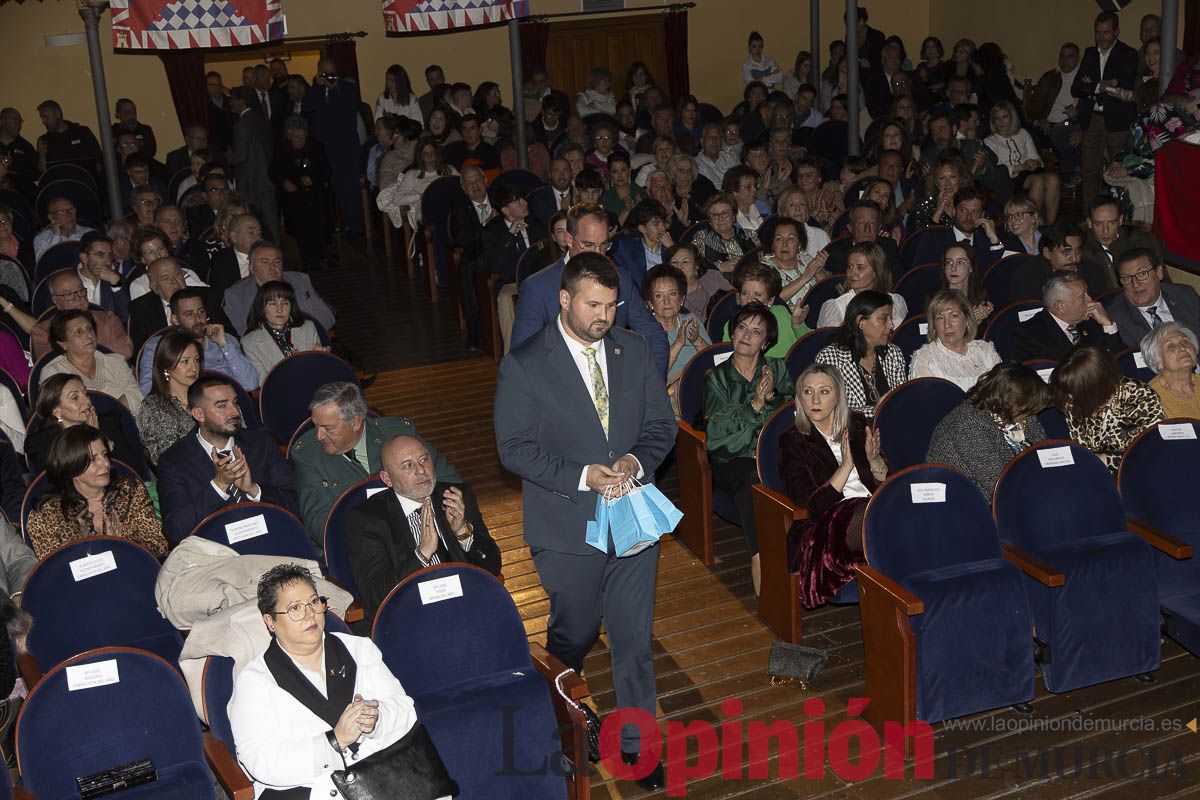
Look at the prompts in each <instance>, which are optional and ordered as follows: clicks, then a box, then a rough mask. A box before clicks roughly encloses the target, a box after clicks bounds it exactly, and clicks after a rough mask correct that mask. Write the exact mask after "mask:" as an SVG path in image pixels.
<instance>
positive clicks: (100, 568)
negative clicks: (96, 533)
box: [71, 550, 117, 583]
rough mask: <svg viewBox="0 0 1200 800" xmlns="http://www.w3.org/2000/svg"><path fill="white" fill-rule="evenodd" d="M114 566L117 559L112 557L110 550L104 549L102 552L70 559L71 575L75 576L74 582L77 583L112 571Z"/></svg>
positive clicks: (115, 566)
mask: <svg viewBox="0 0 1200 800" xmlns="http://www.w3.org/2000/svg"><path fill="white" fill-rule="evenodd" d="M116 568H117V560H116V559H115V558H113V554H112V550H105V551H104V552H103V553H96V554H95V555H91V556H84V557H83V558H77V559H75V560H74V561H72V562H71V575H72V576H73V577H74V578H75V582H76V583H78V582H79V581H86V580H87V579H88V578H94V577H96V576H97V575H102V574H104V573H105V572H112V571H113V570H114V569H116Z"/></svg>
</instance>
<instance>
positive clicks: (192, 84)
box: [158, 50, 208, 131]
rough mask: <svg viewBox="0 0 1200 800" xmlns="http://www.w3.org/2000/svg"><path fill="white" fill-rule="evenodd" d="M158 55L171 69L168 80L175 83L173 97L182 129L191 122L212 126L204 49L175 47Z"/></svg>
mask: <svg viewBox="0 0 1200 800" xmlns="http://www.w3.org/2000/svg"><path fill="white" fill-rule="evenodd" d="M158 57H159V58H160V59H162V63H163V70H164V71H165V72H166V73H167V84H168V85H169V86H170V87H171V100H172V101H173V102H174V103H175V115H176V116H177V117H179V128H180V130H181V131H182V130H186V129H187V126H189V125H203V126H205V127H208V94H207V93H206V92H205V90H204V51H202V50H171V51H169V52H164V53H159V54H158Z"/></svg>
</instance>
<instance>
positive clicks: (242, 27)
mask: <svg viewBox="0 0 1200 800" xmlns="http://www.w3.org/2000/svg"><path fill="white" fill-rule="evenodd" d="M280 3H281V0H173V2H171V1H169V0H111V3H110V5H111V6H112V31H113V47H114V48H115V49H118V50H186V49H190V48H198V47H241V46H243V45H248V44H264V43H266V42H272V41H276V40H278V39H282V38H283V35H284V20H283V11H282V9H281V8H280Z"/></svg>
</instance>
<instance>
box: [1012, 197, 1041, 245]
mask: <svg viewBox="0 0 1200 800" xmlns="http://www.w3.org/2000/svg"><path fill="white" fill-rule="evenodd" d="M1004 227H1005V228H1006V229H1007V231H1008V235H1007V236H1004V237H1003V238H1004V240H1005V241H1004V246H1005V247H1006V248H1007V249H1009V250H1013V251H1016V252H1018V253H1025V254H1026V255H1031V256H1036V255H1040V254H1041V252H1042V250H1041V241H1042V232H1041V231H1040V230H1038V208H1037V203H1035V202H1033V201H1032V200H1030V199H1029V197H1027V196H1026V195H1023V194H1018V195H1014V196H1013V198H1012V199H1011V200H1009V201H1008V202H1007V203H1005V204H1004Z"/></svg>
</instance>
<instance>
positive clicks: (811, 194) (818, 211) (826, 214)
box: [796, 158, 846, 235]
mask: <svg viewBox="0 0 1200 800" xmlns="http://www.w3.org/2000/svg"><path fill="white" fill-rule="evenodd" d="M796 186H797V187H798V188H799V189H800V191H801V192H802V193H803V195H804V200H805V201H806V202H807V204H808V212H809V214H810V215H811V218H812V219H814V220H816V222H817V224H818V225H820V226H821V228H822V229H824V231H825V232H826V233H832V230H833V223H834V222H836V221H837V219H838V217H840V216H841V215H842V212H844V211H845V210H846V207H845V204H844V201H843V198H842V192H839V191H836V190H834V189H832V188H829V187H826V186H823V185H822V184H821V164H820V162H819V161H818V160H816V159H814V158H802V159H800V161H799V162H798V163H797V164H796ZM838 235H840V233H839V234H838Z"/></svg>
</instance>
